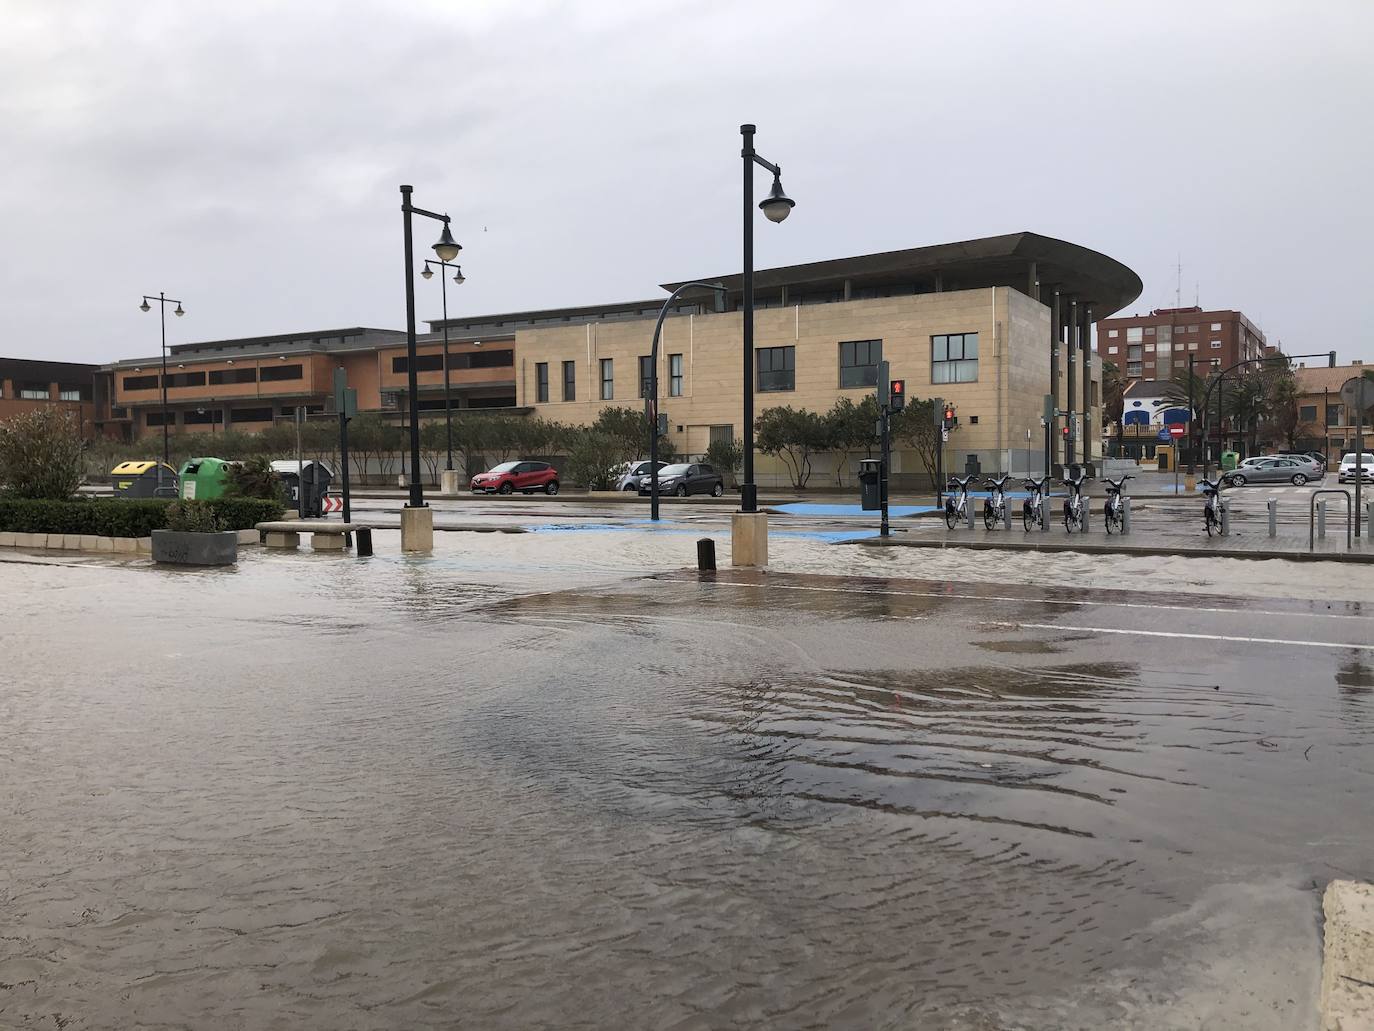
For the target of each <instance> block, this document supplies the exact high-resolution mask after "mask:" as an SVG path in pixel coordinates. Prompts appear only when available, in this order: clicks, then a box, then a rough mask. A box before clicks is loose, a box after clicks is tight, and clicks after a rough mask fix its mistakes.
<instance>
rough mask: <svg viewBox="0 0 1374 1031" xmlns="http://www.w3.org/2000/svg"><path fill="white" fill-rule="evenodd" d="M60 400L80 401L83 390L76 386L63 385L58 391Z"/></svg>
mask: <svg viewBox="0 0 1374 1031" xmlns="http://www.w3.org/2000/svg"><path fill="white" fill-rule="evenodd" d="M57 399H58V400H59V401H80V400H82V397H81V391H80V390H79V389H77V388H76V387H63V388H62V389H61V390H59V391H58V392H57Z"/></svg>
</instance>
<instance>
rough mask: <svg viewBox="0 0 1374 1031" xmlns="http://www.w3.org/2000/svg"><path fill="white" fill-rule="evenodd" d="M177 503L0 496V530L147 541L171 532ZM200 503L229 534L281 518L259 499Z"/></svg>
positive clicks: (273, 507) (271, 505)
mask: <svg viewBox="0 0 1374 1031" xmlns="http://www.w3.org/2000/svg"><path fill="white" fill-rule="evenodd" d="M173 504H176V502H172V501H167V500H165V499H162V498H137V499H135V498H91V499H81V498H78V499H73V500H68V501H50V500H47V499H37V498H23V499H5V498H0V532H4V533H79V534H92V535H94V536H97V537H147V536H148V535H149V534H151V533H152V532H153V531H154V530H164V529H168V528H169V526H168V511H167V510H168V508H170V507H171V506H172V505H173ZM182 504H185V502H182ZM196 504H198V505H204V506H206V507H207V508H208V509H209V510H210V511H211V512H212V513H213V514H214V517H215V520H216V523H217V526H218V528H220V529H225V530H250V529H252V528H253V527H254V526H256V525H257V524H258V523H266V522H271V521H272V520H274V519H279V518H280V517H281V514H282V506H281V505H280V504H279V503H278V502H275V501H264V500H261V499H259V498H215V499H214V500H212V501H204V502H196Z"/></svg>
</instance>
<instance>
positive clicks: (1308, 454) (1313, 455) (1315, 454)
mask: <svg viewBox="0 0 1374 1031" xmlns="http://www.w3.org/2000/svg"><path fill="white" fill-rule="evenodd" d="M1274 457H1275V458H1310V459H1312V461H1314V462H1317V463H1318V464H1319V465H1321V467H1322V469H1325V468H1326V456H1325V455H1324V454H1322V453H1321V452H1320V451H1280V452H1278V453H1277V454H1276V455H1274Z"/></svg>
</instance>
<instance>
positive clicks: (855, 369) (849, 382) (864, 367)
mask: <svg viewBox="0 0 1374 1031" xmlns="http://www.w3.org/2000/svg"><path fill="white" fill-rule="evenodd" d="M882 360H883V342H882V341H881V340H842V341H840V388H841V389H845V388H848V387H873V386H877V384H878V363H879V362H880V361H882Z"/></svg>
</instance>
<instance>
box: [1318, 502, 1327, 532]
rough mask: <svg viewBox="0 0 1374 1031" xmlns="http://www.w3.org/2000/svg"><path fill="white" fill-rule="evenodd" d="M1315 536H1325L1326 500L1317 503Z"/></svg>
mask: <svg viewBox="0 0 1374 1031" xmlns="http://www.w3.org/2000/svg"><path fill="white" fill-rule="evenodd" d="M1317 536H1318V537H1325V536H1326V498H1321V499H1319V500H1318V501H1317Z"/></svg>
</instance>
